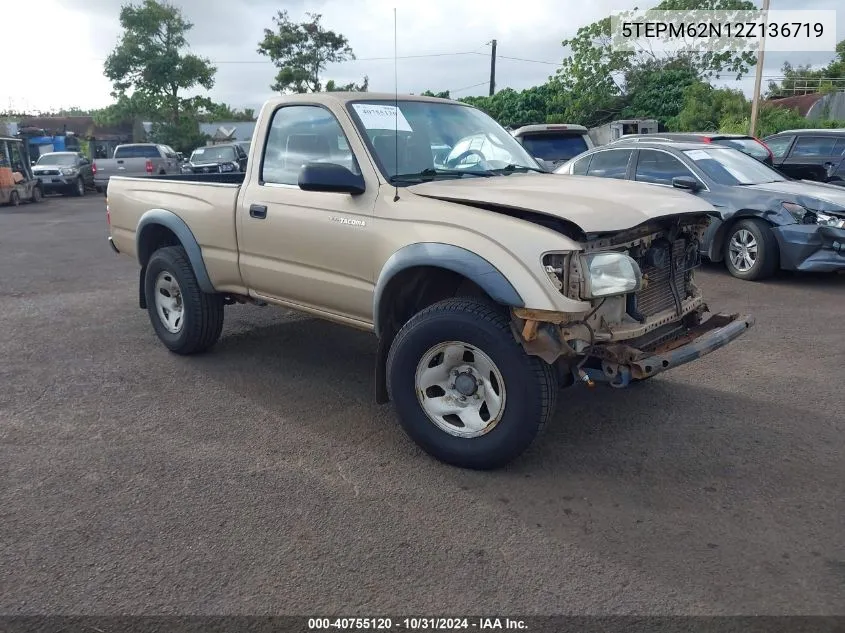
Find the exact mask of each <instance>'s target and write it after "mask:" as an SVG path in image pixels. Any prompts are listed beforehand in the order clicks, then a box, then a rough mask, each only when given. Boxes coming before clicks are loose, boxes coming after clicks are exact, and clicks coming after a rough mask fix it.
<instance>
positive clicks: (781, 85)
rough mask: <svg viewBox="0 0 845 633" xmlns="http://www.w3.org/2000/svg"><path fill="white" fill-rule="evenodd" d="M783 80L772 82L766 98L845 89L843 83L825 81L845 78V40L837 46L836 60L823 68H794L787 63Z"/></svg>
mask: <svg viewBox="0 0 845 633" xmlns="http://www.w3.org/2000/svg"><path fill="white" fill-rule="evenodd" d="M781 72H782V73H783V77H784V78H783V80H781V81H780V82H775V81H770V82H769V89H768V91H767V94H766V96H767V97H768V98H769V99H776V98H778V97H789V96H792V95H796V94H807V93H812V92H829V91H831V90H834V89H837V88H838V89H839V90H842V89H845V82H843V81H836V82H833V81H825V80H829V79H843V78H845V40H842V41H841V42H839V43H838V44H837V45H836V54H835V56H834V58H833V59H832V60H831V61H830V62H829V63H828V64H827V65H826V66H824V67H823V68H820V69H818V70H813V69H812V67H811V66H793V65H792V64H790V63H789V62H785V63H784V64H783V66H782V67H781Z"/></svg>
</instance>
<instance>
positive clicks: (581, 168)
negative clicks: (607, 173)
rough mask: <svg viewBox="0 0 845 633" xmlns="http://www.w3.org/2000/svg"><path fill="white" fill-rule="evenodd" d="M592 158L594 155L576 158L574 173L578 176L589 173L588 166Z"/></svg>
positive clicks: (573, 165) (573, 167)
mask: <svg viewBox="0 0 845 633" xmlns="http://www.w3.org/2000/svg"><path fill="white" fill-rule="evenodd" d="M590 158H592V156H584V158H580V159H578V160H576V161H575V162H574V163H573V164H572V173H573V174H574V175H576V176H585V175H586V174H587V167H589V166H590Z"/></svg>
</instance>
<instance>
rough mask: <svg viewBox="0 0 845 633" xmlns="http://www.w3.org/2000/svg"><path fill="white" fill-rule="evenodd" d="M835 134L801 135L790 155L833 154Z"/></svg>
mask: <svg viewBox="0 0 845 633" xmlns="http://www.w3.org/2000/svg"><path fill="white" fill-rule="evenodd" d="M835 144H836V137H834V136H799V137H798V140H797V141H796V142H795V147H794V148H792V154H791V155H790V156H832V155H833V146H834V145H835Z"/></svg>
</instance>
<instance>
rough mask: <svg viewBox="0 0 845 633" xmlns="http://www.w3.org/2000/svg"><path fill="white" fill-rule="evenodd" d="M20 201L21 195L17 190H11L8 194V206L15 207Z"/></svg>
mask: <svg viewBox="0 0 845 633" xmlns="http://www.w3.org/2000/svg"><path fill="white" fill-rule="evenodd" d="M20 203H21V197H20V195H19V194H18V192H17V191H13V192H12V193H10V194H9V206H10V207H17V206H18V205H20Z"/></svg>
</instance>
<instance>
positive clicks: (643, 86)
mask: <svg viewBox="0 0 845 633" xmlns="http://www.w3.org/2000/svg"><path fill="white" fill-rule="evenodd" d="M695 83H698V76H697V74H696V72H695V70H694V69H692V68H690V67H689V66H687V65H686V64H679V65H678V66H677V67H672V66H671V65H670V66H669V67H665V68H652V67H651V65H650V64H645V65H643V66H642V67H640V68H636V69H634V70H632V71H631V72H630V73H629V74H628V79H627V83H626V91H627V93H628V95H627V105H626V106H625V108H624V109H623V110H622V116H623V117H624V118H654V119H658V120H659V121H664V122H665V121H668V120H669V119H672V118H673V117H676V116H678V114H680V112H681V110H683V108H684V90H685V89H686V88H687V87H688V86H691V85H693V84H695Z"/></svg>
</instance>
